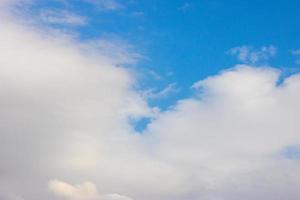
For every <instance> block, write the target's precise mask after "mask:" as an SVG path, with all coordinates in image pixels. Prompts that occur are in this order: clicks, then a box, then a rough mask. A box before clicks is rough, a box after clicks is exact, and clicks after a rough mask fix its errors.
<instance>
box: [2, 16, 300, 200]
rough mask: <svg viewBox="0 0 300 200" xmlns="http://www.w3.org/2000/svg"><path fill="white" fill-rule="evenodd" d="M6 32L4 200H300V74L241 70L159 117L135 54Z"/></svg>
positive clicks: (200, 86)
mask: <svg viewBox="0 0 300 200" xmlns="http://www.w3.org/2000/svg"><path fill="white" fill-rule="evenodd" d="M0 22H1V25H2V26H3V27H5V29H0V43H1V44H2V45H0V54H1V59H0V91H1V96H0V110H1V112H0V130H1V131H0V136H1V140H0V161H1V165H0V198H3V199H7V200H16V199H17V200H40V199H43V200H59V199H61V198H64V199H66V200H121V199H122V200H129V199H134V200H141V199H142V200H183V199H189V200H198V199H203V200H216V199H217V200H228V199H230V200H240V199H245V200H252V199H256V200H266V199H272V200H280V199H289V200H298V199H299V189H300V172H299V167H300V162H299V160H298V159H295V158H294V157H290V156H286V155H285V154H284V153H282V152H285V151H286V149H290V148H293V147H295V146H297V145H299V143H300V134H299V133H300V126H299V120H298V119H299V118H300V105H299V102H300V93H299V91H300V75H299V74H294V75H292V76H290V77H287V78H285V79H284V80H283V81H282V83H281V84H278V80H279V78H280V75H281V72H280V71H279V70H276V69H274V68H272V67H261V68H256V67H253V66H251V65H237V66H233V67H232V68H231V69H230V70H226V71H223V72H220V73H219V74H217V75H215V76H211V77H207V78H206V79H204V80H200V81H198V82H196V83H195V84H194V85H193V88H194V90H195V95H194V96H191V97H188V98H186V99H181V100H180V101H178V102H177V104H176V105H173V106H172V107H171V108H170V109H168V110H167V111H163V112H159V113H155V115H154V110H153V108H151V107H150V106H149V105H148V104H147V102H146V101H145V100H144V98H143V97H142V95H141V94H140V93H139V92H138V91H137V90H136V89H135V85H136V84H137V83H136V80H135V76H134V72H133V71H132V70H130V69H128V68H125V67H122V63H124V62H126V61H128V60H129V61H130V60H131V59H132V58H130V54H127V53H126V52H125V51H117V52H120V53H119V54H120V55H122V56H120V57H117V56H114V54H106V53H103V52H107V51H108V49H109V48H110V50H109V52H110V51H113V49H114V46H109V45H103V46H101V45H96V46H95V45H94V44H93V43H82V42H80V41H77V40H74V39H73V38H72V37H67V36H66V35H65V34H64V35H59V34H55V35H53V34H50V33H49V32H45V31H43V30H40V29H39V27H32V26H27V25H24V24H18V23H16V22H15V21H14V20H13V19H12V18H9V17H6V18H1V19H0ZM108 46H109V48H108V49H106V47H108ZM262 51H263V52H265V51H267V50H262ZM122 52H125V53H122ZM250 54H251V53H250ZM259 55H260V54H259ZM242 57H243V56H242ZM246 57H249V55H248V54H247V56H246ZM124 58H126V59H124ZM172 87H173V86H171V87H170V88H172ZM166 91H168V90H166ZM142 117H148V118H151V122H150V124H149V125H148V128H147V129H146V130H145V131H144V133H143V134H139V133H136V132H135V131H134V127H132V125H131V123H130V121H131V119H139V118H142ZM294 149H295V148H294ZM61 180H64V181H61ZM86 180H89V181H88V182H86ZM76 183H79V184H76Z"/></svg>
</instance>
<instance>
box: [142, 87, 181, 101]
mask: <svg viewBox="0 0 300 200" xmlns="http://www.w3.org/2000/svg"><path fill="white" fill-rule="evenodd" d="M179 90H180V89H179V88H178V87H177V84H176V83H170V84H168V85H167V86H166V87H165V88H163V89H162V90H160V91H155V90H154V89H150V90H146V91H144V94H143V96H144V97H145V98H146V99H160V98H166V97H168V96H169V95H172V94H175V93H178V92H179Z"/></svg>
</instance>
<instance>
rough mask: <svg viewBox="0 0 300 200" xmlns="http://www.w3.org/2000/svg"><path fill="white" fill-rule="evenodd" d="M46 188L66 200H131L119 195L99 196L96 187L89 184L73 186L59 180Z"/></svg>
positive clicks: (52, 181)
mask: <svg viewBox="0 0 300 200" xmlns="http://www.w3.org/2000/svg"><path fill="white" fill-rule="evenodd" d="M48 187H49V189H50V190H51V191H52V192H54V193H55V194H56V195H57V196H60V197H62V198H65V199H68V200H131V199H130V198H129V197H125V196H122V195H119V194H103V195H100V194H99V192H98V190H97V188H96V185H95V184H94V183H91V182H84V183H82V184H80V185H75V186H74V185H71V184H69V183H66V182H63V181H60V180H51V181H49V184H48Z"/></svg>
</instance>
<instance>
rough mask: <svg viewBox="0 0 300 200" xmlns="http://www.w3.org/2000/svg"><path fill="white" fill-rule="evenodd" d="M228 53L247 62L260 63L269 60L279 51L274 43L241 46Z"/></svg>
mask: <svg viewBox="0 0 300 200" xmlns="http://www.w3.org/2000/svg"><path fill="white" fill-rule="evenodd" d="M226 53H227V54H229V55H232V56H236V58H237V59H238V60H239V61H241V62H243V63H247V64H260V63H263V62H267V61H268V60H269V59H270V58H271V57H273V56H275V55H276V53H277V48H276V47H275V46H273V45H270V46H263V47H260V48H254V47H252V46H239V47H234V48H231V49H229V50H228V51H227V52H226Z"/></svg>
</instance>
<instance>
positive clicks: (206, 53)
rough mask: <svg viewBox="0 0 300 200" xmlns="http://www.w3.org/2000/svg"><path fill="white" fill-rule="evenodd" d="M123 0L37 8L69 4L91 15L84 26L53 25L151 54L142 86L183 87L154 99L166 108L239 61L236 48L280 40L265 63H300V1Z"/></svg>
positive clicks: (143, 65)
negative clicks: (299, 55) (298, 52)
mask: <svg viewBox="0 0 300 200" xmlns="http://www.w3.org/2000/svg"><path fill="white" fill-rule="evenodd" d="M116 3H117V4H118V6H117V7H116V8H103V7H102V8H101V6H99V5H98V6H96V5H95V4H90V3H87V2H84V1H80V0H76V1H72V3H69V2H65V3H62V1H46V0H44V1H41V2H38V3H36V4H34V6H33V8H30V9H31V10H32V11H33V12H36V13H39V12H41V10H45V9H51V8H53V9H63V10H65V9H66V10H68V11H70V12H72V13H76V14H77V15H80V16H84V17H86V19H87V22H86V24H84V25H82V26H66V25H65V24H52V25H54V26H59V27H63V28H67V29H72V30H76V32H77V33H78V32H79V34H80V36H79V37H80V39H81V40H92V39H95V38H101V37H103V38H115V39H116V38H117V39H118V40H122V41H124V42H126V43H128V44H130V45H132V46H133V47H134V50H135V51H136V52H137V53H139V54H141V55H143V56H144V58H142V59H140V60H139V62H138V63H137V64H136V65H135V66H134V67H136V68H137V69H138V70H140V71H141V73H142V75H143V76H144V78H143V80H142V81H140V87H141V88H143V89H145V88H155V89H156V90H163V88H164V87H167V85H169V84H172V83H176V87H178V88H180V90H179V89H178V90H177V92H176V95H174V94H173V95H171V96H170V97H166V98H163V99H160V100H159V101H157V100H153V102H151V103H152V104H153V105H159V106H160V107H161V108H163V109H164V108H166V107H168V106H170V105H172V104H173V103H174V102H175V101H176V100H177V99H178V98H182V97H186V96H188V95H190V94H191V92H192V91H191V90H190V86H191V85H192V84H193V83H194V82H196V81H197V80H200V79H203V78H205V77H207V76H210V75H213V74H216V73H218V72H219V71H220V70H223V69H226V68H229V67H231V66H233V65H234V64H237V63H239V62H238V61H237V60H236V59H235V58H234V57H233V56H229V55H228V54H226V51H228V50H229V49H231V48H233V47H236V46H243V45H248V46H253V47H255V48H260V47H261V46H270V45H272V46H275V47H276V48H277V49H278V52H277V55H276V56H274V57H273V58H272V59H269V60H267V61H266V62H264V63H263V64H268V65H272V66H275V67H278V68H281V69H284V68H293V70H298V68H299V67H298V66H297V65H296V64H295V59H296V58H295V56H293V55H291V50H294V49H297V48H298V47H299V46H300V39H299V32H300V27H299V26H298V22H299V20H300V16H299V14H298V11H299V10H298V8H299V6H300V3H299V1H296V0H292V1H289V2H288V3H287V2H286V1H281V0H276V1H272V2H270V1H259V0H254V1H253V0H251V1H248V0H247V1H238V0H232V1H221V0H212V1H209V0H198V1H181V0H174V1H159V0H154V1H135V0H128V1H118V2H116ZM64 26H65V27H64ZM131 67H132V66H131ZM285 70H286V69H285ZM147 73H148V74H147ZM151 74H152V76H151ZM145 77H149V78H148V79H145ZM158 77H160V78H158Z"/></svg>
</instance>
